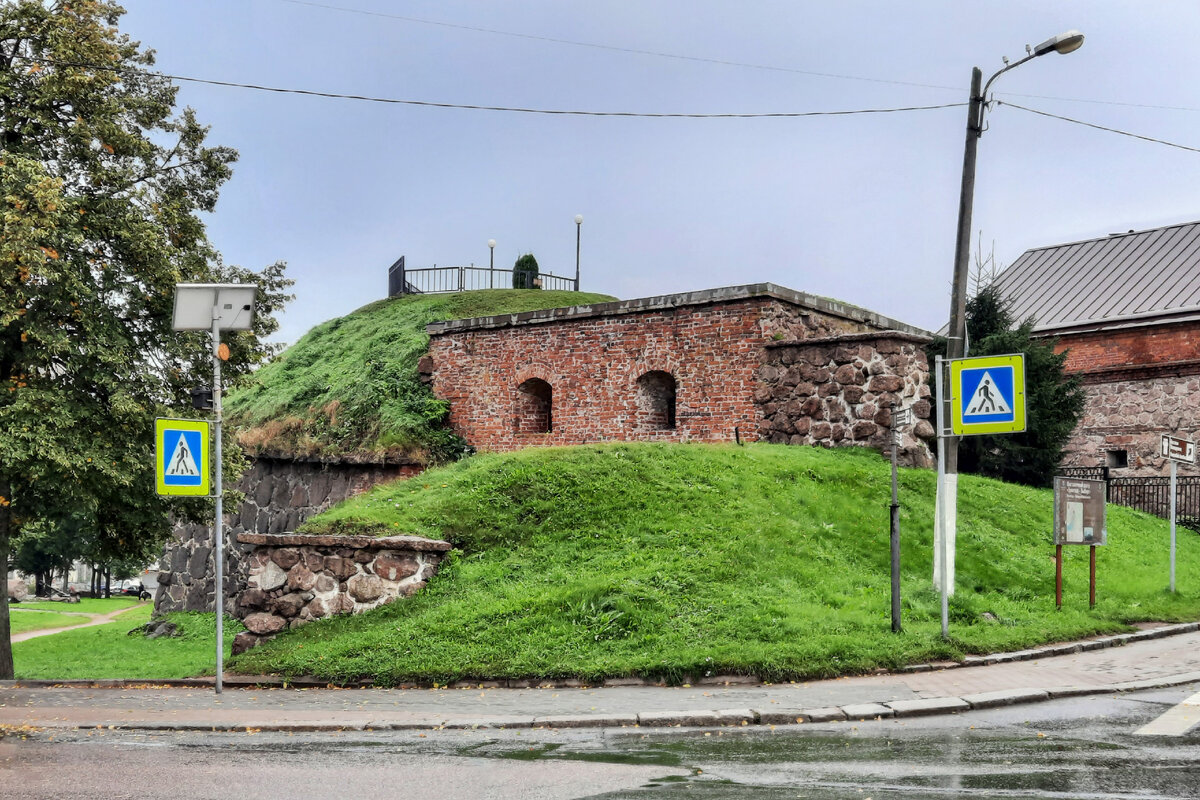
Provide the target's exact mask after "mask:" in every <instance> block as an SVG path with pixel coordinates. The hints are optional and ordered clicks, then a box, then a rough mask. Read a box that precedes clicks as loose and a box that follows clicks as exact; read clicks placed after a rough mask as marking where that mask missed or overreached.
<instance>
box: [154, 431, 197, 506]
mask: <svg viewBox="0 0 1200 800" xmlns="http://www.w3.org/2000/svg"><path fill="white" fill-rule="evenodd" d="M154 427H155V437H154V439H155V452H154V461H155V465H154V467H155V469H154V471H155V473H156V478H157V480H156V485H157V490H158V493H159V494H163V495H207V494H208V493H209V482H208V423H207V422H205V421H203V420H186V419H159V420H155V424H154Z"/></svg>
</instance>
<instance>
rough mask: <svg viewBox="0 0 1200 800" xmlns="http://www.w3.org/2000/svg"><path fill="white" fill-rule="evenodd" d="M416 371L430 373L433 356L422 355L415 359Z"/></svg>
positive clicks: (431, 371) (423, 373)
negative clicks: (417, 359)
mask: <svg viewBox="0 0 1200 800" xmlns="http://www.w3.org/2000/svg"><path fill="white" fill-rule="evenodd" d="M417 372H419V373H420V374H422V375H432V374H433V356H422V357H421V359H420V360H419V361H417Z"/></svg>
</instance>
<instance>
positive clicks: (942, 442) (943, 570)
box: [933, 356, 953, 638]
mask: <svg viewBox="0 0 1200 800" xmlns="http://www.w3.org/2000/svg"><path fill="white" fill-rule="evenodd" d="M944 363H945V360H944V359H943V358H942V357H941V356H937V357H936V358H935V359H934V369H935V371H936V372H937V375H936V376H935V378H934V381H935V383H936V387H935V388H936V389H937V396H938V404H937V426H938V429H937V442H938V472H937V512H936V513H937V516H936V518H935V519H934V528H933V582H934V585H935V586H936V587H937V588H938V589H940V590H941V593H942V638H948V637H949V635H950V600H949V586H950V580H951V578H950V575H952V574H953V572H952V571H951V570H950V569H948V566H949V565H948V564H947V561H948V560H949V548H948V547H947V544H946V540H947V538H948V534H949V531H948V530H947V524H946V523H947V521H948V516H949V514H948V512H947V507H948V506H949V505H950V499H949V497H948V495H949V487H948V485H947V484H948V483H949V480H948V479H949V476H948V475H947V474H946V439H947V438H948V437H946V436H945V430H946V411H945V402H944V401H943V398H944V397H945V394H944V392H945V386H944V384H945V381H944V380H942V365H943V364H944Z"/></svg>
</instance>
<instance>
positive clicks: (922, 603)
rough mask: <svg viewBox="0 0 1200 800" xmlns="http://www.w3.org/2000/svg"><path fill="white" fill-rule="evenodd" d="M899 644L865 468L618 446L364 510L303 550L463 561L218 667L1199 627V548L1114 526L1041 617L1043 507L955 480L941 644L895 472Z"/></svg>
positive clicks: (678, 660)
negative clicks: (350, 546) (400, 549)
mask: <svg viewBox="0 0 1200 800" xmlns="http://www.w3.org/2000/svg"><path fill="white" fill-rule="evenodd" d="M900 481H901V503H902V513H901V526H902V541H903V559H902V563H903V581H902V584H903V597H904V625H905V630H904V633H903V634H901V635H895V634H892V633H891V632H890V618H889V572H888V558H889V549H888V508H887V506H888V503H889V500H890V497H889V470H888V465H887V463H886V462H885V461H884V460H883V459H881V458H880V457H879V456H878V455H877V454H876V453H874V452H870V451H865V450H850V449H838V450H831V451H830V450H821V449H816V448H808V447H784V446H770V445H753V446H748V447H736V446H732V445H731V446H714V445H643V444H613V445H601V446H584V447H577V448H554V449H542V448H535V449H529V450H525V451H522V452H519V453H512V454H505V455H481V456H476V457H473V458H470V459H467V460H464V461H462V462H459V463H456V464H454V465H451V466H449V467H445V468H440V469H436V470H431V471H429V472H426V473H425V474H423V475H422V476H419V477H417V478H413V479H412V480H409V481H406V482H405V481H402V482H397V483H393V484H390V485H387V486H384V487H380V488H377V489H376V490H374V491H372V492H369V493H367V494H365V495H362V496H360V497H358V498H355V499H354V500H351V501H349V502H347V503H345V504H343V505H342V506H339V507H337V508H334V509H332V510H331V511H329V512H327V513H326V514H323V515H321V516H318V517H315V518H313V519H311V520H309V521H308V522H307V523H306V524H305V526H303V527H304V529H305V530H306V531H307V532H312V533H352V532H364V531H365V532H370V533H375V534H384V533H415V534H422V535H429V536H437V537H446V538H448V539H449V540H451V541H452V542H454V543H455V545H456V546H457V547H458V548H459V549H458V551H457V552H456V553H455V554H454V555H453V556H452V557H451V558H450V559H449V561H448V562H447V564H446V565H445V566H444V568H443V570H442V572H441V573H440V574H439V575H438V576H437V577H436V578H435V579H434V580H433V581H432V582H431V583H430V585H429V587H428V588H427V589H426V590H424V591H423V592H422V593H420V594H419V595H417V596H416V597H414V598H412V599H410V600H405V601H402V602H398V603H396V604H394V605H392V606H389V607H385V608H382V609H379V610H376V611H373V612H370V613H368V614H364V615H360V616H356V617H345V618H339V619H334V620H329V621H323V622H319V623H314V624H310V625H307V626H304V627H302V628H299V629H297V630H295V631H291V632H288V633H286V634H284V635H282V636H280V637H278V638H277V639H275V640H274V641H272V642H269V643H266V644H264V645H263V646H261V647H259V648H257V649H255V650H253V651H250V652H249V653H246V654H244V655H242V656H239V658H238V659H236V660H235V661H234V665H235V667H236V668H237V669H239V670H241V671H244V672H252V673H253V672H276V673H282V674H285V675H300V674H313V675H317V676H320V677H322V678H328V679H330V680H339V679H343V680H344V679H351V678H358V677H363V676H366V677H371V678H374V679H375V680H376V681H378V682H380V683H382V684H388V683H393V682H399V681H402V680H410V679H411V680H439V681H440V680H450V679H455V678H490V677H567V676H572V677H580V678H584V679H587V680H597V679H601V678H604V677H611V676H628V675H643V676H651V677H662V678H666V679H668V680H682V679H684V678H687V677H696V676H702V675H705V674H708V673H714V674H715V673H728V672H734V673H748V674H754V675H758V676H761V677H764V678H767V679H786V678H810V677H823V676H832V675H839V674H847V673H860V672H865V671H869V670H871V669H873V668H875V667H881V666H882V667H897V666H901V665H904V664H908V663H913V662H922V661H926V660H929V659H940V658H958V657H961V656H962V655H964V654H966V653H979V652H988V651H996V650H1007V649H1020V648H1024V647H1029V646H1032V645H1036V644H1041V643H1046V642H1053V641H1059V640H1066V639H1073V638H1078V637H1083V636H1088V635H1091V634H1096V633H1101V632H1116V631H1122V630H1127V629H1128V628H1129V625H1130V623H1132V622H1135V621H1142V620H1192V619H1197V618H1200V537H1197V536H1196V535H1195V534H1193V533H1190V532H1188V531H1181V533H1180V539H1179V557H1178V574H1179V579H1178V586H1179V588H1180V592H1179V593H1178V594H1176V595H1170V594H1168V593H1167V592H1166V591H1165V587H1166V583H1167V552H1168V538H1167V526H1166V524H1165V523H1164V522H1163V521H1162V520H1158V519H1155V518H1153V517H1150V516H1147V515H1145V514H1140V513H1137V512H1134V511H1130V510H1128V509H1124V508H1120V507H1116V506H1113V507H1110V509H1109V541H1110V544H1109V545H1108V546H1107V547H1104V548H1101V549H1100V552H1099V559H1098V560H1099V576H1098V580H1099V605H1098V606H1097V608H1096V609H1095V610H1094V611H1089V610H1088V607H1087V551H1086V549H1085V548H1082V547H1078V548H1066V550H1067V553H1066V568H1065V581H1066V599H1065V603H1064V607H1063V609H1062V611H1056V610H1055V608H1054V564H1053V558H1052V557H1053V552H1054V547H1053V544H1052V541H1051V539H1050V534H1049V531H1050V527H1051V494H1050V492H1049V491H1045V490H1034V489H1029V488H1024V487H1018V486H1010V485H1006V484H1002V483H999V482H996V481H992V480H986V479H980V478H974V477H970V476H963V477H962V479H961V483H960V496H959V513H960V521H959V543H958V560H957V566H958V582H957V588H958V591H957V593H956V595H955V596H954V597H953V598H952V600H951V606H950V614H951V639H950V641H944V640H942V638H941V636H940V603H939V598H938V596H937V595H936V594H935V593H934V592H933V590H932V588H931V586H930V584H931V580H930V573H931V561H932V556H931V549H932V519H933V499H934V481H935V476H934V474H933V473H932V472H930V471H927V470H903V471H902V473H901V477H900Z"/></svg>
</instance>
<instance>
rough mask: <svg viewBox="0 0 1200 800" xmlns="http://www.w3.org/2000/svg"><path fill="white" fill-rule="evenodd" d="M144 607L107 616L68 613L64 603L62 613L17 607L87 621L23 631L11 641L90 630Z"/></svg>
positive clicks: (124, 609) (130, 607) (131, 607)
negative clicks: (79, 623) (85, 620)
mask: <svg viewBox="0 0 1200 800" xmlns="http://www.w3.org/2000/svg"><path fill="white" fill-rule="evenodd" d="M146 602H149V601H146ZM144 605H146V603H136V604H134V605H132V606H124V607H123V608H118V609H117V610H116V611H110V612H108V613H107V614H88V613H86V612H83V611H68V610H67V608H69V607H70V606H68V605H67V604H66V603H64V604H63V606H64V608H63V610H62V611H58V610H57V609H55V610H54V611H48V610H47V609H41V608H26V609H22V608H20V607H19V606H18V607H16V608H17V610H19V611H34V612H36V611H46V613H49V614H69V615H71V616H73V617H87V618H88V620H89V621H88V622H84V623H83V624H81V625H69V626H67V627H65V628H43V629H41V630H36V631H25V632H24V633H14V634H13V635H12V638H11V641H12V643H13V644H16V643H17V642H23V641H25V640H26V639H34V638H37V637H38V636H50V635H51V634H55V633H62V632H63V631H77V630H79V629H80V628H90V627H92V626H93V625H106V624H108V623H109V622H112V621H113V620H114V619H116V617H117V616H118V615H120V614H124V613H125V612H126V611H132V610H133V609H135V608H141V607H142V606H144ZM10 608H11V606H10Z"/></svg>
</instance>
